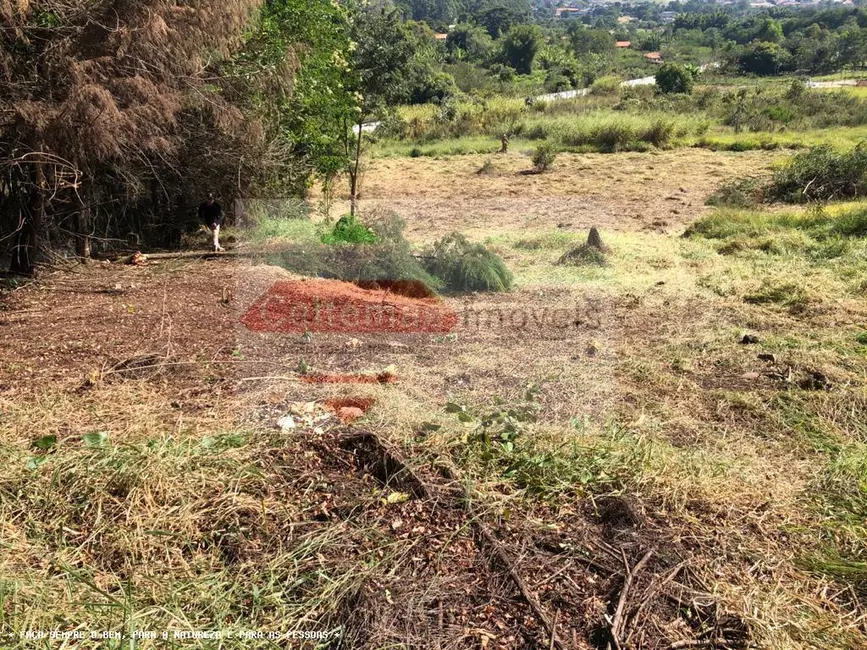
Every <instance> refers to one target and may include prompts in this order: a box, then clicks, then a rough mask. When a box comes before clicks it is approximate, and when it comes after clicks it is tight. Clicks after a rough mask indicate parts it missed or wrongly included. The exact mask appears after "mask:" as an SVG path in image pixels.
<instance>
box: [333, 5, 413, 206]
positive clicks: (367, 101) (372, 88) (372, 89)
mask: <svg viewBox="0 0 867 650" xmlns="http://www.w3.org/2000/svg"><path fill="white" fill-rule="evenodd" d="M351 11H352V15H351V18H350V36H351V39H352V41H353V43H354V47H353V52H352V57H351V60H350V65H349V74H348V80H349V83H348V86H349V89H351V90H352V91H353V92H354V93H355V97H356V99H357V102H358V104H357V107H356V112H355V116H356V118H355V122H354V125H353V128H351V129H350V128H349V125H348V124H347V125H345V127H346V128H344V131H343V133H344V152H345V154H346V157H347V159H348V160H349V168H348V173H349V190H350V205H351V212H352V214H355V212H356V210H357V204H358V190H359V181H360V177H361V176H360V171H361V155H362V152H363V149H364V128H363V127H364V123H365V122H366V121H367V120H368V119H370V117H371V116H373V115H375V114H377V113H381V112H383V111H384V110H385V109H386V108H387V107H388V106H393V105H395V104H399V103H401V102H403V101H406V100H408V99H409V97H410V95H411V92H412V74H411V71H412V64H413V57H414V55H415V47H414V44H413V37H412V32H411V31H410V29H409V28H408V27H407V26H406V24H405V23H403V21H401V19H400V16H399V15H398V13H397V11H387V10H385V9H367V8H363V7H358V6H356V7H354V8H352V10H351Z"/></svg>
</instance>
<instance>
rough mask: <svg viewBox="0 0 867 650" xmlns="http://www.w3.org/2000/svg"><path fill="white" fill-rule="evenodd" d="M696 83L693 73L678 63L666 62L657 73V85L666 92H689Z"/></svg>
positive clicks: (661, 90)
mask: <svg viewBox="0 0 867 650" xmlns="http://www.w3.org/2000/svg"><path fill="white" fill-rule="evenodd" d="M694 85H695V78H694V77H693V75H692V73H691V72H690V71H689V70H687V69H686V68H684V67H683V66H682V65H679V64H677V63H665V64H663V66H662V67H661V68H659V72H657V73H656V87H657V88H659V91H660V92H662V93H666V94H671V93H684V94H689V93H691V92H692V88H693V86H694Z"/></svg>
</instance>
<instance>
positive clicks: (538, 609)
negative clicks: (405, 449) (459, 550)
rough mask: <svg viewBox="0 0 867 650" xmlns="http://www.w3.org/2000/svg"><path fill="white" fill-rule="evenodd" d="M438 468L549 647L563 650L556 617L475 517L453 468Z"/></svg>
mask: <svg viewBox="0 0 867 650" xmlns="http://www.w3.org/2000/svg"><path fill="white" fill-rule="evenodd" d="M439 469H440V471H441V472H442V473H443V475H445V476H446V478H448V479H449V480H451V481H453V482H454V483H455V484H456V485H457V486H458V490H459V491H460V493H461V500H462V501H463V503H464V508H465V509H466V510H467V512H468V514H470V516H471V517H472V524H473V526H475V528H476V530H478V532H479V535H481V537H482V539H483V540H484V541H485V543H486V544H487V545H488V546H489V547H490V549H491V552H492V553H493V554H494V555H495V556H496V558H497V559H498V560H499V561H500V563H501V564H502V565H503V566H504V567H505V568H506V570H507V571H508V574H509V577H510V578H511V579H512V582H514V583H515V586H517V587H518V591H520V592H521V596H522V597H523V598H524V600H525V601H526V602H527V604H528V605H529V606H530V609H532V610H533V614H535V615H536V618H538V619H539V621H541V623H542V625H544V626H545V631H546V632H547V633H548V638H550V639H551V647H552V648H558V649H559V650H565V649H564V647H563V644H562V643H560V641H559V640H558V639H557V634H556V629H555V626H556V618H555V620H554V621H553V622H552V621H551V620H550V619H549V618H548V615H547V614H546V613H545V610H544V609H542V605H541V604H540V603H539V600H538V599H537V598H536V597H535V596H534V595H533V593H532V592H531V591H530V589H529V588H528V587H527V583H526V582H524V579H523V578H522V577H521V575H520V574H519V573H518V570H517V569H516V568H515V564H514V562H512V560H511V558H510V557H509V555H508V553H506V551H505V550H504V549H503V547H502V546H501V545H500V543H499V542H498V541H497V540H496V538H495V537H494V535H493V533H491V530H490V529H489V528H488V527H487V525H485V523H484V522H482V521H481V520H480V519H479V518H478V517H476V516H475V514H474V513H473V511H472V509H471V508H470V507H468V505H467V504H469V503H470V502H471V500H470V496H469V495H468V494H467V491H466V489H464V488H463V487H462V485H463V483H462V482H461V481H460V480H459V477H458V476H457V473H456V472H455V470H454V468H452V467H451V466H450V465H446V464H441V465H439Z"/></svg>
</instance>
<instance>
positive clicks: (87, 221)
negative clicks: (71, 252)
mask: <svg viewBox="0 0 867 650" xmlns="http://www.w3.org/2000/svg"><path fill="white" fill-rule="evenodd" d="M85 201H86V203H85V204H84V205H82V206H81V210H80V211H79V212H78V214H77V215H76V217H75V231H76V235H75V252H76V254H77V255H78V256H79V257H80V258H81V259H82V260H83V261H85V262H87V261H88V260H90V258H91V241H90V235H91V225H92V219H91V214H90V199H85Z"/></svg>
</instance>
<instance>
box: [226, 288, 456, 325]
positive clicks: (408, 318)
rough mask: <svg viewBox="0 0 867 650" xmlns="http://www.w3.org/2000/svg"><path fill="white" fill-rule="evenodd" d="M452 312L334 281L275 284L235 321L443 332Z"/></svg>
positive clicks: (452, 321) (433, 301)
mask: <svg viewBox="0 0 867 650" xmlns="http://www.w3.org/2000/svg"><path fill="white" fill-rule="evenodd" d="M457 321H458V317H457V314H456V313H455V312H454V311H453V310H452V309H450V308H449V307H448V305H446V304H445V303H444V302H442V301H441V300H439V299H437V298H408V297H405V296H400V295H396V294H395V293H392V292H390V291H387V290H386V291H383V290H366V289H362V288H360V287H357V286H356V285H354V284H349V283H346V282H339V281H335V280H322V279H314V280H306V281H278V282H275V283H274V284H273V285H272V286H271V288H270V289H268V291H267V292H266V293H265V294H264V295H263V296H262V297H261V298H259V299H258V300H257V301H256V302H255V303H253V305H252V306H251V307H250V309H249V310H248V311H247V313H246V314H244V316H243V317H242V318H241V322H242V323H243V324H244V326H245V327H247V328H248V329H250V330H253V331H255V332H281V333H304V332H341V333H396V332H401V333H443V332H450V331H452V330H453V329H454V328H455V326H456V325H457Z"/></svg>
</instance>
